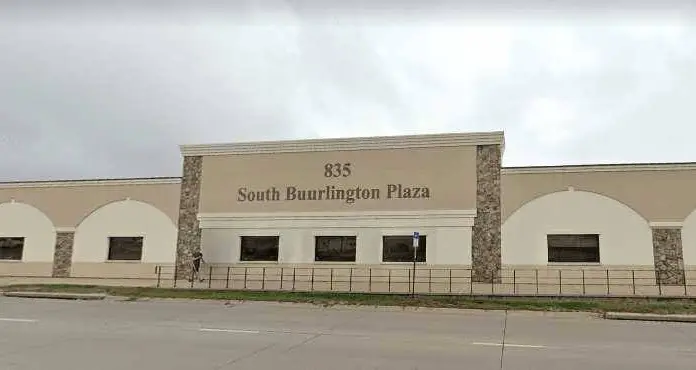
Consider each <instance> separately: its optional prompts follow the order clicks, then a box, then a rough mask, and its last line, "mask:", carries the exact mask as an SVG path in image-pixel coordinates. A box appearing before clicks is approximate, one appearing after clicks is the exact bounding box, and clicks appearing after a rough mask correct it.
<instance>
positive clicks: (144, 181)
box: [0, 177, 181, 189]
mask: <svg viewBox="0 0 696 370" xmlns="http://www.w3.org/2000/svg"><path fill="white" fill-rule="evenodd" d="M180 183H181V178H180V177H153V178H132V179H93V180H58V181H17V182H0V189H13V188H51V187H75V186H122V185H165V184H180Z"/></svg>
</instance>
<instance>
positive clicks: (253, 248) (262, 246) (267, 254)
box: [240, 236, 280, 261]
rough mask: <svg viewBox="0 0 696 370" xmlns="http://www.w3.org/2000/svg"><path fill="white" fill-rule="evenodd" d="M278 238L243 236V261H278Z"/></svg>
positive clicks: (241, 258)
mask: <svg viewBox="0 0 696 370" xmlns="http://www.w3.org/2000/svg"><path fill="white" fill-rule="evenodd" d="M279 241H280V238H279V237H278V236H242V250H241V254H240V260H241V261H278V245H279Z"/></svg>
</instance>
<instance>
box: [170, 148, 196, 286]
mask: <svg viewBox="0 0 696 370" xmlns="http://www.w3.org/2000/svg"><path fill="white" fill-rule="evenodd" d="M202 170H203V157H201V156H191V157H188V156H186V157H184V169H183V176H182V179H181V197H180V198H179V222H178V226H179V232H178V236H177V242H176V268H177V273H176V276H177V278H189V276H190V274H191V267H190V263H191V260H192V259H193V253H194V252H197V251H200V250H201V230H200V228H199V225H198V203H199V200H200V195H201V173H202Z"/></svg>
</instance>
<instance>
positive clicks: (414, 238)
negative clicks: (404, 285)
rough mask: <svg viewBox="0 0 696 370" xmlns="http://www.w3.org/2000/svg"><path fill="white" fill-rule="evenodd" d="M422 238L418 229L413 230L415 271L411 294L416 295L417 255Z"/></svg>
mask: <svg viewBox="0 0 696 370" xmlns="http://www.w3.org/2000/svg"><path fill="white" fill-rule="evenodd" d="M419 240H420V233H418V231H414V232H413V273H412V276H413V277H412V280H411V281H412V283H411V284H412V285H413V288H412V289H411V296H412V297H415V296H416V256H417V253H418V241H419Z"/></svg>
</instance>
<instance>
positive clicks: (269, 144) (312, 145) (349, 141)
mask: <svg viewBox="0 0 696 370" xmlns="http://www.w3.org/2000/svg"><path fill="white" fill-rule="evenodd" d="M472 145H500V146H501V149H502V147H504V145H505V138H504V134H503V132H502V131H493V132H473V133H463V134H461V133H448V134H427V135H403V136H374V137H352V138H333V139H308V140H281V141H257V142H240V143H217V144H193V145H180V146H179V147H180V149H181V154H182V155H183V156H198V155H203V156H209V155H229V154H273V153H298V152H327V151H351V150H379V149H408V148H437V147H457V146H472Z"/></svg>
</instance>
